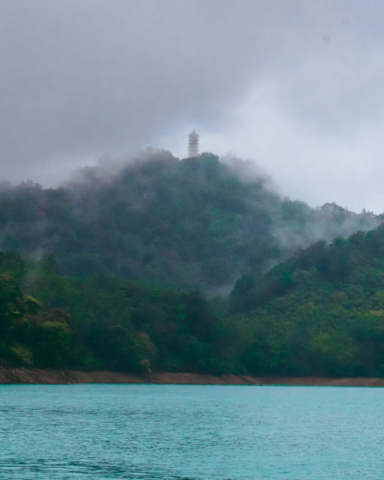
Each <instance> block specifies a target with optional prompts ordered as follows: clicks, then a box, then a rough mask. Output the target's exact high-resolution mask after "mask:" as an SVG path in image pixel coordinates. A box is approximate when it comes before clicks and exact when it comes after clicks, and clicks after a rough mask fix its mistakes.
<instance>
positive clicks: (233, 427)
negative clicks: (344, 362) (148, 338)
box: [0, 385, 384, 480]
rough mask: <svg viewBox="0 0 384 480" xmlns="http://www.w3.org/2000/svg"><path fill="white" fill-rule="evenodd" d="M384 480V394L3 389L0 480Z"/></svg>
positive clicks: (348, 391) (313, 390)
mask: <svg viewBox="0 0 384 480" xmlns="http://www.w3.org/2000/svg"><path fill="white" fill-rule="evenodd" d="M120 478H121V479H172V480H181V479H184V480H186V479H292V480H293V479H295V480H299V479H300V480H302V479H316V480H319V479H329V480H332V479H343V480H344V479H359V480H360V479H380V480H382V479H383V478H384V389H380V388H378V389H374V388H338V387H270V386H268V387H257V386H182V385H63V386H62V385H44V386H43V385H28V386H24V385H12V386H7V385H3V386H0V479H1V480H5V479H12V480H19V479H20V480H29V479H39V480H41V479H43V480H45V479H47V480H48V479H49V480H55V479H95V480H96V479H97V480H98V479H120Z"/></svg>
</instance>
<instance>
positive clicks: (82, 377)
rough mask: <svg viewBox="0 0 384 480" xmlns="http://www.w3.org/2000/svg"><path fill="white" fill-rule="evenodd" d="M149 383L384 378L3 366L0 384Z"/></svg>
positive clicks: (370, 381)
mask: <svg viewBox="0 0 384 480" xmlns="http://www.w3.org/2000/svg"><path fill="white" fill-rule="evenodd" d="M76 383H131V384H137V383H147V384H150V383H152V384H169V385H171V384H174V385H259V386H260V385H297V386H299V385H303V386H311V385H318V386H340V387H384V378H365V377H354V378H324V377H253V376H248V375H240V376H236V375H220V376H215V375H202V374H198V373H151V374H146V375H130V374H125V373H117V372H108V371H94V372H84V371H80V370H51V369H38V368H31V369H26V368H4V367H0V384H2V385H7V384H8V385H10V384H36V385H37V384H52V385H67V384H76Z"/></svg>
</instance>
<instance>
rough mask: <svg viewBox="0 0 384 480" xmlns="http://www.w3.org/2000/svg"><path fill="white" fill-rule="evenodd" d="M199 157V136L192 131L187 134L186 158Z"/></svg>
mask: <svg viewBox="0 0 384 480" xmlns="http://www.w3.org/2000/svg"><path fill="white" fill-rule="evenodd" d="M198 155H199V135H198V134H197V133H196V132H195V130H193V132H192V133H190V134H189V140H188V156H189V157H197V156H198Z"/></svg>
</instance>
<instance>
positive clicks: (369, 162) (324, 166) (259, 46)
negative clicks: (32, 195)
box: [0, 0, 384, 212]
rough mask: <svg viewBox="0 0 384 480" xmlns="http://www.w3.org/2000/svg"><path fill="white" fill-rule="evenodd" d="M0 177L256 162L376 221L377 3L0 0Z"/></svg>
mask: <svg viewBox="0 0 384 480" xmlns="http://www.w3.org/2000/svg"><path fill="white" fill-rule="evenodd" d="M0 8H1V10H0V58H1V64H2V69H1V75H0V102H1V109H0V162H1V167H2V168H1V179H11V180H14V181H15V180H24V179H26V178H27V177H29V178H32V179H33V180H35V181H43V182H44V181H47V179H49V178H50V176H51V175H54V174H58V173H60V172H67V171H69V170H70V169H71V168H73V167H75V166H78V165H83V164H85V163H87V162H89V163H94V162H95V161H96V160H97V158H99V157H100V156H102V155H103V154H105V153H108V154H111V155H116V156H121V155H124V154H128V153H130V152H132V151H135V150H136V149H138V148H140V147H145V146H147V145H152V146H155V147H156V146H159V147H163V148H166V149H169V150H171V151H172V152H173V153H174V154H175V155H177V156H185V155H186V145H187V133H188V132H189V130H190V129H192V128H195V129H196V130H197V131H198V132H199V133H200V135H201V146H202V148H203V149H204V150H208V151H213V152H215V153H218V154H226V153H227V152H228V151H229V150H232V151H233V152H235V153H237V154H238V155H239V156H241V157H245V158H250V159H253V160H255V161H256V162H257V163H258V164H259V165H261V166H262V167H263V168H264V169H265V170H267V171H268V172H269V173H270V174H271V175H272V176H273V178H274V179H275V180H276V182H277V184H278V185H279V187H280V189H281V191H282V192H283V193H286V194H287V195H290V196H291V197H292V198H299V199H303V200H306V201H308V202H309V203H310V204H312V205H317V204H321V203H324V202H327V201H336V202H337V203H339V204H341V205H342V206H345V207H349V208H351V209H357V210H361V209H362V208H364V207H365V208H367V209H370V210H374V211H377V212H381V211H384V188H383V187H382V183H383V179H384V135H383V132H384V113H383V112H384V28H383V25H384V4H383V3H382V2H380V1H372V0H365V1H364V2H361V1H360V0H355V1H354V0H347V1H344V0H330V1H326V0H322V1H316V0H311V1H308V0H302V1H300V0H290V1H287V0H275V1H271V0H263V1H261V0H236V1H235V0H189V1H184V0H65V1H59V0H33V1H30V0H12V1H9V0H0Z"/></svg>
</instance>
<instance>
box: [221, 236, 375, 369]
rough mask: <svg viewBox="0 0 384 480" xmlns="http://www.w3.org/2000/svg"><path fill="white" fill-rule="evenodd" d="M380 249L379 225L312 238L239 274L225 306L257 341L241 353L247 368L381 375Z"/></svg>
mask: <svg viewBox="0 0 384 480" xmlns="http://www.w3.org/2000/svg"><path fill="white" fill-rule="evenodd" d="M383 252H384V227H379V228H378V229H376V230H373V231H369V232H367V233H365V232H358V233H356V234H354V235H352V236H351V237H349V238H348V239H347V240H343V239H341V238H336V239H335V240H334V241H333V242H332V243H331V244H330V245H326V244H325V242H318V243H317V244H314V245H312V246H311V247H309V248H308V249H307V250H305V251H302V252H300V253H298V254H297V255H296V256H294V257H292V258H291V259H290V260H288V261H287V262H285V263H283V264H280V265H278V266H276V267H274V268H272V269H271V270H270V271H269V272H268V273H267V274H265V275H264V276H262V277H260V276H255V277H252V276H250V275H248V276H247V277H244V278H243V279H241V280H240V281H239V282H238V283H237V285H236V287H235V288H234V290H233V292H232V294H231V298H230V306H231V311H232V312H233V313H235V312H237V315H238V320H237V321H238V322H240V323H244V322H246V323H247V324H248V325H252V333H251V335H252V337H253V338H254V339H255V340H252V342H251V344H250V345H249V347H248V348H247V349H246V350H245V352H244V353H243V354H242V357H241V358H242V361H243V363H244V364H245V365H246V367H247V371H248V372H250V373H265V372H268V373H276V374H277V373H278V374H290V375H293V374H294V375H297V374H299V375H306V374H321V375H331V376H343V375H346V376H349V375H351V376H353V375H383V374H384V336H383V332H384V255H383ZM260 332H262V334H261V335H260Z"/></svg>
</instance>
